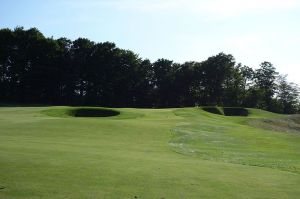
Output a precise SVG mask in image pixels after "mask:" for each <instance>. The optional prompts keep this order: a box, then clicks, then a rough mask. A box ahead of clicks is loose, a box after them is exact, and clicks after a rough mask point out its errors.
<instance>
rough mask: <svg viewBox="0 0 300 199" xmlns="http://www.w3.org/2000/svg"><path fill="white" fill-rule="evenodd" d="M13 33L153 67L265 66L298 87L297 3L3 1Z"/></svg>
mask: <svg viewBox="0 0 300 199" xmlns="http://www.w3.org/2000/svg"><path fill="white" fill-rule="evenodd" d="M16 26H24V27H25V28H30V27H37V28H38V29H39V30H40V31H41V32H43V33H44V34H45V36H47V37H50V36H53V37H54V38H59V37H68V38H70V39H73V40H74V39H76V38H78V37H86V38H89V39H91V40H93V41H96V42H103V41H112V42H115V43H116V44H117V46H119V47H121V48H124V49H130V50H133V51H135V52H136V53H138V54H139V55H140V56H141V57H143V58H149V59H151V60H152V61H155V60H156V59H158V58H167V59H171V60H174V61H175V62H180V63H182V62H184V61H203V60H205V59H206V58H207V57H209V56H211V55H215V54H217V53H219V52H224V53H230V54H233V55H234V56H235V58H236V60H237V62H241V63H243V64H245V65H248V66H251V67H254V68H257V67H258V65H259V63H261V62H262V61H270V62H272V63H273V64H274V66H275V67H276V68H277V69H278V71H279V72H280V73H283V74H288V77H289V78H288V79H289V80H290V81H293V82H295V83H298V84H300V77H299V75H300V36H299V35H300V1H299V0H251V1H249V0H51V1H50V0H0V28H6V27H9V28H14V27H16Z"/></svg>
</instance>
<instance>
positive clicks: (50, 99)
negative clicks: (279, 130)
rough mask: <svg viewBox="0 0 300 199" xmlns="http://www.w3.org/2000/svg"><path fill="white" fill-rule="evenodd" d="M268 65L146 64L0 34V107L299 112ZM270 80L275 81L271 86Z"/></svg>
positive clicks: (224, 60)
mask: <svg viewBox="0 0 300 199" xmlns="http://www.w3.org/2000/svg"><path fill="white" fill-rule="evenodd" d="M277 76H278V73H277V72H276V69H275V67H274V66H273V65H272V64H271V63H270V62H263V63H262V64H261V65H260V68H259V69H257V70H255V71H254V70H253V69H252V68H250V67H248V66H242V64H236V63H235V59H234V57H233V56H232V55H230V54H225V53H219V54H217V55H215V56H211V57H209V58H208V59H207V60H205V61H203V62H185V63H183V64H178V63H174V62H173V61H171V60H167V59H158V60H157V61H156V62H154V63H151V62H150V61H149V60H147V59H145V60H143V59H141V58H140V57H139V56H138V55H137V54H135V53H134V52H132V51H130V50H124V49H120V48H118V47H117V46H116V45H115V44H114V43H111V42H104V43H95V42H93V41H90V40H89V39H86V38H78V39H76V40H74V41H71V40H69V39H67V38H59V39H53V38H46V37H45V36H44V35H43V34H42V33H41V32H40V31H39V30H38V29H36V28H30V29H28V30H25V29H24V28H22V27H17V28H15V29H14V30H10V29H1V30H0V91H1V92H0V102H2V103H3V102H4V103H30V104H32V103H40V104H58V105H97V106H111V107H113V106H115V107H181V106H195V105H224V106H246V107H256V108H263V109H266V110H271V111H276V112H281V113H295V112H299V111H300V106H299V100H298V98H299V92H298V91H299V90H298V87H297V86H296V85H294V84H292V83H289V82H287V80H286V77H282V76H279V77H278V78H277ZM276 79H277V81H276Z"/></svg>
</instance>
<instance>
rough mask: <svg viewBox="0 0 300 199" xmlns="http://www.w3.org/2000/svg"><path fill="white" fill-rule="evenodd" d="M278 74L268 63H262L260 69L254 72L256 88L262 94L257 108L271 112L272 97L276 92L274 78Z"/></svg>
mask: <svg viewBox="0 0 300 199" xmlns="http://www.w3.org/2000/svg"><path fill="white" fill-rule="evenodd" d="M277 75H278V72H276V68H275V67H274V66H273V65H272V64H271V63H270V62H262V63H261V64H260V68H259V69H257V70H256V71H255V84H256V87H257V88H258V89H259V90H260V92H262V93H263V99H262V100H261V101H263V103H261V104H258V108H263V109H267V110H271V109H272V106H271V104H272V103H271V102H272V97H273V96H274V94H275V91H276V83H275V80H276V77H277Z"/></svg>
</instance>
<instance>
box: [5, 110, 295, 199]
mask: <svg viewBox="0 0 300 199" xmlns="http://www.w3.org/2000/svg"><path fill="white" fill-rule="evenodd" d="M299 196H300V116H298V115H280V114H275V113H271V112H267V111H263V110H259V109H244V108H220V107H194V108H168V109H134V108H100V107H97V108H96V107H67V106H44V107H0V198H1V199H67V198H68V199H111V198H115V199H121V198H125V199H130V198H132V199H134V198H141V199H144V198H148V199H156V198H157V199H192V198H198V199H199V198H201V199H202V198H204V199H207V198H208V199H209V198H211V199H218V198H222V199H227V198H228V199H233V198H237V199H254V198H257V199H271V198H272V199H298V198H299Z"/></svg>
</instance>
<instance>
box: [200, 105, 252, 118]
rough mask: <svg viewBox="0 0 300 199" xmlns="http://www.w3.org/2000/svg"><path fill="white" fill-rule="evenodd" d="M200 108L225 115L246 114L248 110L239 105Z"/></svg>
mask: <svg viewBox="0 0 300 199" xmlns="http://www.w3.org/2000/svg"><path fill="white" fill-rule="evenodd" d="M202 110H204V111H207V112H209V113H213V114H218V115H225V116H248V115H249V112H248V110H247V109H245V108H240V107H203V108H202Z"/></svg>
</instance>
